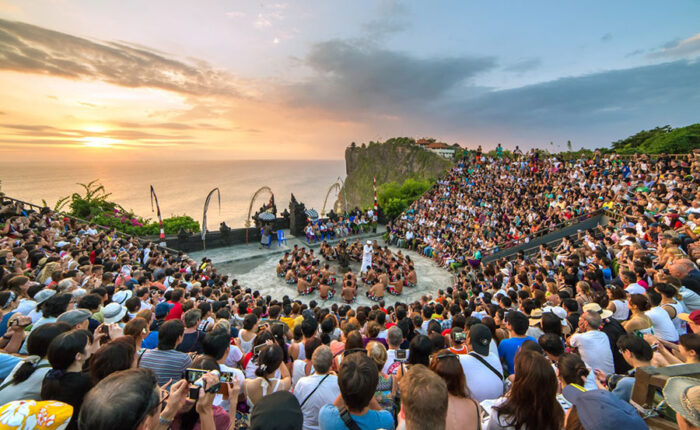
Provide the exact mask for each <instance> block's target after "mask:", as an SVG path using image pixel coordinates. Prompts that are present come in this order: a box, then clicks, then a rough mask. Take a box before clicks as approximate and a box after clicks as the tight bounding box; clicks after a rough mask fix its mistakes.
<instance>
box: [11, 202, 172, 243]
mask: <svg viewBox="0 0 700 430" xmlns="http://www.w3.org/2000/svg"><path fill="white" fill-rule="evenodd" d="M6 200H9V201H11V202H14V203H15V204H17V205H19V206H20V209H23V208H24V207H25V206H28V207H29V208H31V209H35V210H36V211H37V212H41V210H42V209H44V206H39V205H35V204H34V203H29V202H25V201H24V200H19V199H15V198H12V197H7V196H6V195H4V194H1V193H0V203H3V202H4V201H6ZM57 213H59V214H60V215H61V216H63V217H66V218H69V219H72V220H74V221H77V222H81V223H85V224H91V223H92V221H89V220H86V219H82V218H78V217H75V216H73V215H69V214H66V213H64V212H57ZM95 225H96V226H97V228H98V229H99V230H103V231H107V232H109V231H112V230H114V231H115V233H116V234H117V236H118V237H120V238H122V239H129V240H130V239H133V238H136V239H139V240H141V238H139V237H138V236H136V237H135V236H132V235H130V234H126V233H123V232H121V231H118V230H116V229H114V228H111V227H106V226H103V225H99V224H95ZM157 246H158V248H160V249H162V250H165V251H168V252H170V253H174V254H177V253H178V252H179V251H177V250H176V249H172V248H168V247H167V246H161V245H157Z"/></svg>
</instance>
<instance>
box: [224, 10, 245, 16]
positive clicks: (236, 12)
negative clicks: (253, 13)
mask: <svg viewBox="0 0 700 430" xmlns="http://www.w3.org/2000/svg"><path fill="white" fill-rule="evenodd" d="M226 16H227V17H229V18H245V16H246V13H245V12H241V11H238V10H233V11H231V12H226Z"/></svg>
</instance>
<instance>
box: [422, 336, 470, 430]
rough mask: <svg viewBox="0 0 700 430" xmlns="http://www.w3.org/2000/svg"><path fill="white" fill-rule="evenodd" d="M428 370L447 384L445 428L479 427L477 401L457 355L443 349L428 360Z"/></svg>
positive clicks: (468, 429) (454, 429) (451, 429)
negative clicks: (473, 396)
mask: <svg viewBox="0 0 700 430" xmlns="http://www.w3.org/2000/svg"><path fill="white" fill-rule="evenodd" d="M430 370H432V371H433V372H435V373H437V374H438V375H439V376H440V377H441V378H442V379H444V380H445V383H446V384H447V399H448V403H447V419H446V420H445V430H458V429H459V430H461V429H465V430H471V429H474V430H476V429H478V428H480V425H479V424H480V420H481V417H480V414H479V412H480V408H479V403H478V402H477V401H476V400H474V398H472V397H471V393H470V392H469V388H468V387H467V381H466V379H465V377H464V370H463V368H462V365H461V364H460V363H459V357H458V356H457V355H456V354H453V353H452V352H450V350H449V349H443V350H441V351H439V352H438V353H437V354H435V355H434V356H433V358H432V360H431V362H430Z"/></svg>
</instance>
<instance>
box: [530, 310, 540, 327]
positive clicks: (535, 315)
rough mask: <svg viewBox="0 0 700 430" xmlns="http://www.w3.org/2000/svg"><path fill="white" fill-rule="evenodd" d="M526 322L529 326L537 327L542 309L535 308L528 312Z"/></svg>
mask: <svg viewBox="0 0 700 430" xmlns="http://www.w3.org/2000/svg"><path fill="white" fill-rule="evenodd" d="M527 318H528V320H530V325H531V326H533V325H537V324H539V323H540V322H541V321H542V309H539V308H535V309H533V310H532V312H530V315H529V316H528V317H527Z"/></svg>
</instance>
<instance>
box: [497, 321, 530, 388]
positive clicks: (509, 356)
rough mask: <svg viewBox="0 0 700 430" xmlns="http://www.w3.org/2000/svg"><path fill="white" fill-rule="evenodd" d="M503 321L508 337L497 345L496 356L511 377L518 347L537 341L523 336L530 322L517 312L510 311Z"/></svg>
mask: <svg viewBox="0 0 700 430" xmlns="http://www.w3.org/2000/svg"><path fill="white" fill-rule="evenodd" d="M505 321H506V327H507V328H508V333H509V335H510V337H509V338H508V339H503V340H502V341H501V343H499V344H498V356H499V357H500V358H501V360H503V361H504V362H505V363H506V365H507V366H508V374H509V375H512V374H513V372H514V371H515V355H516V354H517V353H518V350H519V349H520V346H521V345H522V344H523V342H525V341H526V340H531V341H534V342H537V339H534V338H532V337H530V336H526V335H525V333H526V332H527V329H528V327H529V326H530V321H529V320H528V318H527V316H526V315H525V314H523V313H521V312H518V311H510V312H508V313H507V314H506V318H505Z"/></svg>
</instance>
